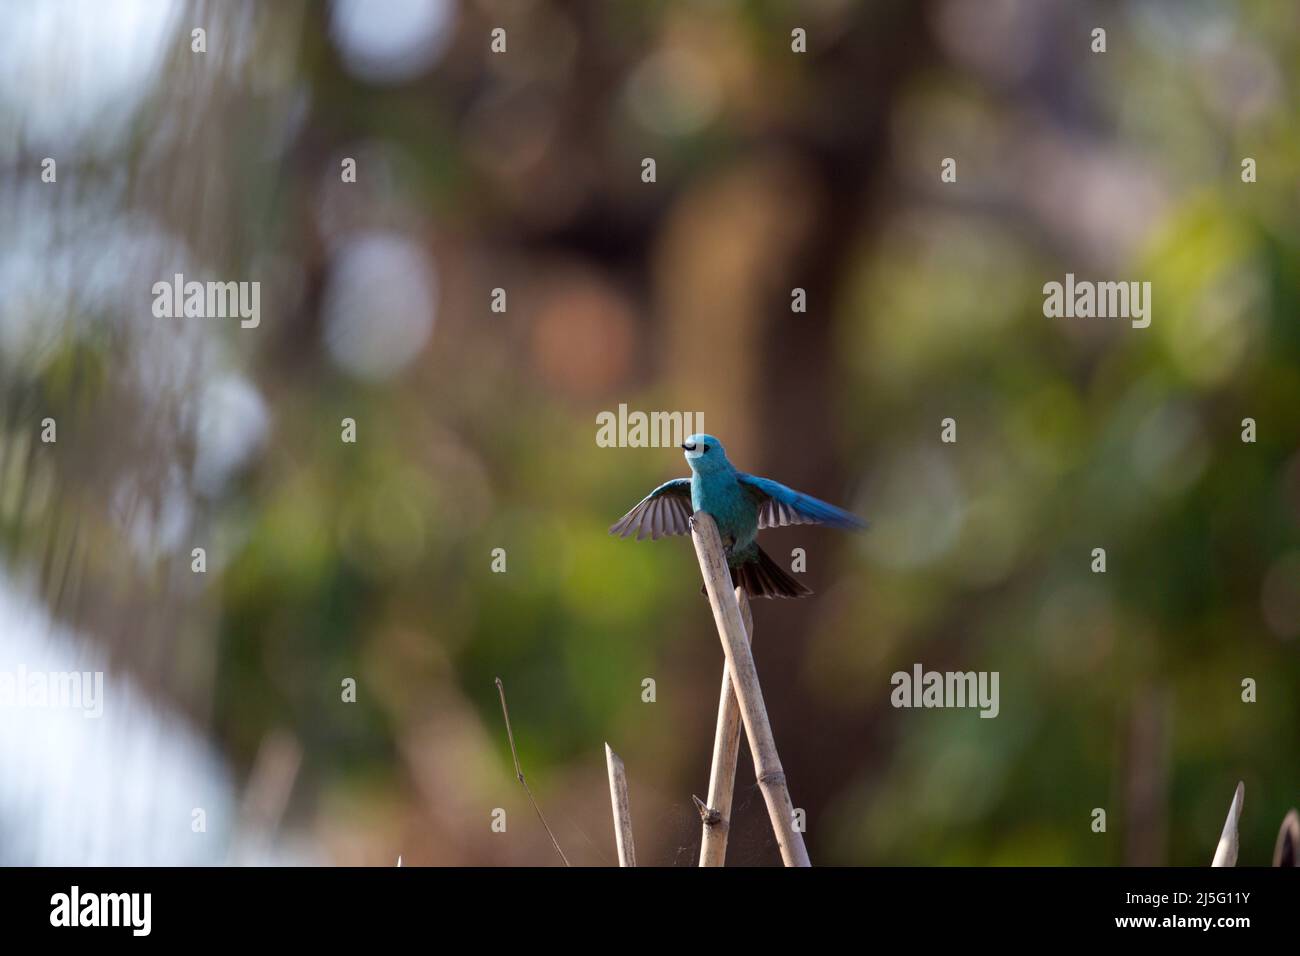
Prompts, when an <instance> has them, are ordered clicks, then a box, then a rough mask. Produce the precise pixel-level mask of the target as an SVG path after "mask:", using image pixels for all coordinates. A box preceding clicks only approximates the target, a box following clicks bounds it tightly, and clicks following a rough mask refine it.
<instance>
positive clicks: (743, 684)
mask: <svg viewBox="0 0 1300 956" xmlns="http://www.w3.org/2000/svg"><path fill="white" fill-rule="evenodd" d="M691 538H692V540H693V541H694V542H695V553H696V555H697V556H698V557H699V560H700V573H701V574H702V575H703V576H704V589H705V591H706V592H707V593H708V595H709V604H710V606H711V607H712V608H713V621H714V623H715V624H716V625H717V628H718V637H719V638H720V639H721V641H722V650H723V652H724V653H725V654H726V655H727V668H728V670H730V671H731V683H732V686H733V687H734V688H735V692H736V698H737V701H738V702H739V705H740V716H741V719H742V720H743V722H744V726H745V736H746V737H747V738H748V739H749V750H750V753H751V754H752V756H753V758H754V771H755V773H756V775H757V777H758V786H759V789H760V790H762V791H763V800H764V801H765V802H766V803H767V814H768V816H769V817H770V818H771V820H772V830H773V832H774V833H775V834H776V841H777V845H778V846H779V847H780V848H781V859H782V860H784V861H785V865H786V866H811V865H812V864H811V863H810V862H809V861H808V850H807V849H806V848H805V847H804V843H803V834H802V833H800V832H799V831H798V830H796V829H795V827H794V804H793V803H792V802H791V800H790V791H789V788H788V787H787V786H786V782H785V771H784V770H782V769H781V760H780V758H779V757H778V756H777V753H776V741H775V740H774V739H773V737H772V726H771V724H770V723H769V721H768V719H767V708H766V707H765V706H764V704H763V692H762V690H761V689H759V686H758V671H757V669H756V668H755V667H754V656H753V654H751V653H750V650H749V641H748V639H747V638H746V634H747V631H746V630H745V625H744V622H743V621H742V620H741V616H740V605H739V603H738V602H737V601H736V595H735V592H734V591H733V590H732V582H731V571H730V570H729V569H728V568H727V561H726V557H725V553H724V552H723V549H722V539H721V538H720V537H719V536H718V526H717V525H716V524H714V522H713V518H711V517H710V516H709V515H708V514H706V513H704V512H697V513H696V514H695V515H694V516H693V517H692V519H691Z"/></svg>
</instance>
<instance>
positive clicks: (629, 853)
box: [605, 743, 636, 866]
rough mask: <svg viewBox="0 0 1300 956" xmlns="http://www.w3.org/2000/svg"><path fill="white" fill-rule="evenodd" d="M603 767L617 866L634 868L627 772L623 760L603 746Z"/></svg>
mask: <svg viewBox="0 0 1300 956" xmlns="http://www.w3.org/2000/svg"><path fill="white" fill-rule="evenodd" d="M605 766H606V767H607V768H608V769H609V802H610V805H611V806H613V808H614V842H615V844H616V845H617V846H618V865H619V866H636V844H635V843H633V842H632V807H631V803H630V802H629V801H628V798H627V771H626V770H625V769H624V767H623V758H622V757H620V756H619V755H618V754H616V753H614V751H613V749H612V748H611V747H610V746H609V744H608V743H606V744H605Z"/></svg>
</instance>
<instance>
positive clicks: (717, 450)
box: [682, 435, 731, 474]
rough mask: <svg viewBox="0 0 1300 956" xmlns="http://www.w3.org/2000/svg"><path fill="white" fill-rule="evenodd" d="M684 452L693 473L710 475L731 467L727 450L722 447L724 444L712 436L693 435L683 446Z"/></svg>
mask: <svg viewBox="0 0 1300 956" xmlns="http://www.w3.org/2000/svg"><path fill="white" fill-rule="evenodd" d="M682 451H683V453H684V454H685V455H686V464H688V465H690V466H691V471H698V472H700V473H701V474H708V473H709V472H714V471H724V470H726V469H727V468H730V467H731V463H730V462H729V461H727V450H726V449H725V448H723V447H722V442H720V441H718V440H717V439H716V438H714V437H713V436H712V435H691V436H690V437H689V438H687V439H686V441H685V442H684V443H683V444H682Z"/></svg>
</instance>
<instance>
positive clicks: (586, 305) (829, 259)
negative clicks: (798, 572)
mask: <svg viewBox="0 0 1300 956" xmlns="http://www.w3.org/2000/svg"><path fill="white" fill-rule="evenodd" d="M1095 27H1102V28H1104V29H1105V30H1106V31H1107V38H1106V42H1107V51H1106V52H1105V53H1104V54H1095V53H1093V52H1092V50H1091V46H1092V42H1093V40H1092V30H1093V29H1094V28H1095ZM196 28H202V29H203V30H204V31H205V32H204V45H205V48H206V52H202V53H198V52H195V51H194V50H193V45H194V43H195V41H194V37H193V33H192V31H193V30H195V29H196ZM495 28H502V29H504V30H505V31H506V32H505V38H506V39H505V42H506V52H505V53H500V54H497V53H493V52H492V50H491V48H490V43H491V31H492V30H493V29H495ZM795 28H802V29H804V30H806V31H807V52H806V53H802V54H799V53H794V52H792V51H791V31H792V30H794V29H795ZM1298 64H1300V8H1298V7H1296V5H1294V4H1288V3H1243V4H1233V3H1226V2H1209V0H1205V2H1199V0H1198V2H1188V0H1145V2H1143V0H1133V2H1126V3H1121V2H1067V0H934V2H911V0H877V2H851V0H803V2H799V3H793V2H791V3H782V2H777V0H749V2H742V0H695V2H685V0H683V2H666V0H664V2H648V3H631V2H626V3H624V2H595V0H592V2H572V3H570V2H558V0H556V2H551V0H511V2H471V0H465V2H457V0H334V2H330V3H324V2H320V3H315V2H312V3H307V2H276V3H256V4H254V3H233V2H232V3H225V2H223V3H215V2H212V3H205V2H183V0H171V2H168V0H101V2H95V0H84V2H73V0H49V2H42V3H28V2H21V0H12V2H3V3H0V223H2V224H3V225H2V227H0V670H8V671H10V672H16V671H17V669H18V668H19V667H20V666H21V667H25V668H26V669H27V670H28V671H32V670H41V669H44V670H46V671H61V670H103V671H105V672H106V677H105V685H104V701H103V705H104V712H103V716H102V717H101V718H99V719H87V718H85V717H84V716H83V715H82V714H80V713H77V712H75V711H66V710H62V711H61V710H57V709H49V710H42V709H34V708H13V707H11V708H8V709H5V710H3V711H2V712H0V718H2V719H0V862H3V863H7V864H33V863H36V864H69V863H72V864H76V863H101V864H102V863H200V864H202V863H232V862H233V863H243V862H253V863H321V864H365V865H387V866H391V865H393V864H394V863H395V862H396V860H397V858H398V856H399V855H401V856H402V858H403V861H404V865H462V864H476V865H510V864H536V865H547V866H549V865H558V864H559V862H560V861H559V859H558V857H557V855H556V854H555V852H554V849H553V848H552V847H551V845H550V841H549V839H548V838H547V836H546V833H545V831H544V830H543V829H542V827H541V825H540V824H539V823H538V821H537V820H536V817H535V816H534V815H533V813H532V810H531V808H530V807H529V806H528V803H527V801H526V798H525V797H524V794H523V792H522V790H521V788H520V786H519V784H518V782H517V781H516V779H515V776H514V770H513V766H512V762H511V757H510V750H509V747H508V745H507V742H506V735H505V727H504V724H503V721H502V716H501V711H500V705H499V701H498V699H497V695H496V689H495V687H494V685H493V678H494V677H497V676H500V677H501V678H502V680H503V681H504V684H505V688H506V691H507V694H508V699H509V703H510V710H511V718H512V721H513V725H514V733H515V737H516V741H517V744H518V747H519V755H520V759H521V761H522V764H523V768H524V771H525V773H526V774H527V775H528V779H529V782H530V784H531V786H532V788H533V791H534V793H535V794H536V795H537V797H538V800H539V802H540V804H541V806H542V808H543V810H544V811H545V813H546V814H547V817H548V819H549V820H550V823H551V825H552V827H553V828H554V830H555V834H556V837H557V839H558V840H559V842H560V845H561V846H562V847H563V848H564V850H565V852H566V854H567V855H568V856H569V858H570V859H571V860H572V861H574V862H575V863H581V864H611V863H613V862H614V861H615V859H616V857H615V851H614V843H613V835H612V825H611V821H610V811H609V791H608V785H607V782H606V779H605V768H604V757H603V751H602V747H603V744H604V742H605V741H609V742H610V743H611V745H612V746H613V747H614V748H615V749H616V750H617V751H618V752H619V753H620V754H621V755H622V757H623V758H624V760H625V761H626V765H627V768H628V773H629V776H630V787H631V804H632V814H633V823H634V827H635V830H636V839H637V850H638V856H639V857H640V860H641V862H642V863H643V864H644V863H650V864H660V865H683V866H684V865H693V864H694V862H695V860H696V855H697V852H698V846H699V820H698V816H697V814H696V811H695V809H694V808H693V806H692V804H691V794H692V793H695V794H700V795H701V796H703V795H704V794H705V793H706V792H707V785H708V772H709V758H710V750H711V744H712V739H713V729H714V720H715V714H716V707H717V697H718V682H719V678H720V672H721V664H722V655H721V649H720V646H719V642H718V638H717V635H716V632H715V631H714V628H713V622H712V619H711V616H710V613H709V611H708V607H707V604H706V602H705V601H704V599H703V598H701V596H700V594H699V572H698V568H697V566H696V563H695V557H694V554H693V553H692V549H691V546H690V543H689V541H688V540H687V539H684V538H672V539H667V540H661V541H658V542H654V543H651V542H642V543H635V542H632V541H620V540H616V539H613V538H611V537H609V535H608V534H607V533H606V532H607V528H608V526H609V525H610V524H611V523H612V522H613V521H614V520H615V519H617V518H618V517H619V516H620V515H621V514H623V512H624V511H626V510H627V509H628V508H629V507H631V505H633V504H634V503H635V502H636V501H637V500H638V499H639V498H640V497H641V496H642V495H644V494H645V493H646V492H647V491H649V490H650V489H651V488H652V487H654V486H655V485H657V484H658V483H660V482H662V481H664V480H666V479H668V478H672V477H677V476H681V475H683V474H685V473H686V469H685V466H684V463H683V461H682V459H681V455H680V452H679V451H677V450H674V449H672V448H617V449H615V448H602V447H598V446H597V444H596V440H595V436H596V416H597V415H598V414H599V413H600V412H602V411H612V410H616V409H617V408H618V406H619V404H620V403H626V404H627V405H628V406H629V407H630V408H631V409H634V410H636V409H640V410H644V411H653V410H664V411H687V412H694V413H700V414H702V415H703V416H704V422H705V425H706V428H707V430H708V431H710V432H712V433H714V434H716V435H719V436H720V437H722V438H723V440H724V441H726V443H727V447H728V450H729V452H730V455H731V458H732V460H733V461H734V462H735V463H736V464H737V465H738V467H740V468H742V469H744V470H748V471H753V472H756V473H759V474H764V475H770V476H773V477H776V478H778V479H779V480H781V481H784V482H786V483H788V484H790V485H792V486H794V487H797V488H799V489H801V490H804V491H807V492H809V493H811V494H815V495H817V496H819V497H822V498H825V499H828V500H830V501H832V502H835V503H838V504H842V505H845V506H847V507H850V508H852V509H854V510H856V511H857V512H858V513H860V514H862V515H864V516H865V517H867V518H869V519H870V520H871V521H872V522H873V527H872V529H871V531H870V532H868V533H867V534H866V535H863V536H859V537H850V536H847V535H843V534H838V533H836V532H832V531H827V530H824V529H820V528H806V527H800V528H787V529H779V530H773V531H768V532H765V533H764V536H763V544H764V547H765V548H766V549H767V550H768V551H769V552H770V553H771V554H773V555H774V556H776V557H777V558H778V560H783V561H787V562H788V560H789V559H788V555H789V554H790V552H791V550H792V549H794V548H804V549H805V550H806V552H807V555H808V565H807V567H808V570H807V573H806V575H804V577H803V580H804V581H805V582H806V583H808V584H809V586H811V587H812V588H813V589H814V590H815V591H816V594H815V596H814V597H812V598H810V599H807V600H802V601H798V602H771V601H768V602H758V603H757V604H756V606H755V614H754V616H755V636H754V647H755V654H756V660H757V664H758V669H759V674H760V675H761V677H762V680H763V690H764V695H765V698H766V700H767V704H768V707H769V710H770V714H771V719H772V724H773V729H774V732H775V736H776V739H777V742H778V745H779V748H780V753H781V758H782V762H783V763H784V765H785V769H786V771H787V773H788V777H789V781H790V787H791V791H792V795H793V798H794V802H795V804H796V806H799V807H802V808H804V809H805V810H806V812H807V817H808V831H807V841H808V847H809V851H810V853H811V856H812V859H813V861H814V862H815V863H821V864H925V865H930V864H992V865H998V864H1165V863H1170V864H1207V863H1208V862H1209V860H1210V858H1211V856H1212V855H1213V852H1214V848H1215V844H1216V842H1217V839H1218V836H1219V831H1220V829H1221V827H1222V825H1223V819H1224V816H1225V814H1226V812H1227V808H1228V804H1229V801H1230V799H1231V795H1232V792H1233V788H1234V786H1235V785H1236V782H1237V781H1238V780H1239V779H1241V780H1244V781H1245V784H1246V799H1245V810H1244V816H1243V822H1242V832H1241V838H1242V848H1241V857H1240V859H1241V863H1242V864H1266V863H1268V862H1269V859H1270V856H1271V852H1272V846H1273V841H1274V838H1275V835H1276V833H1277V829H1278V825H1279V823H1280V821H1281V819H1282V816H1283V814H1284V813H1285V811H1286V810H1287V809H1288V808H1290V807H1292V806H1294V805H1295V804H1296V803H1297V802H1300V664H1297V660H1296V650H1297V636H1298V635H1300V323H1297V316H1298V315H1300V123H1297V115H1298V113H1297V98H1298V97H1300V69H1298V67H1297V65H1298ZM47 157H49V158H52V159H54V160H55V161H56V163H57V180H56V182H53V183H50V182H43V181H42V177H41V173H42V161H43V160H44V159H45V158H47ZM646 157H650V158H653V159H655V161H656V167H657V170H656V172H657V181H656V182H654V183H645V182H643V181H642V176H641V172H642V160H643V159H644V158H646ZM947 157H952V158H955V159H956V161H957V181H956V182H955V183H943V182H941V181H940V165H941V163H942V161H943V160H944V159H945V158H947ZM1244 157H1252V158H1253V159H1255V160H1256V162H1257V164H1258V182H1257V183H1254V184H1244V183H1243V182H1242V181H1241V165H1240V164H1241V161H1242V159H1243V158H1244ZM348 158H351V159H354V160H355V163H356V181H355V182H354V183H353V182H344V181H343V177H342V175H341V170H342V168H343V162H344V160H345V159H348ZM1066 272H1074V273H1076V274H1077V275H1079V276H1080V277H1081V278H1093V279H1111V280H1135V281H1150V282H1151V283H1152V286H1153V312H1152V315H1153V320H1152V324H1151V327H1150V328H1149V329H1146V330H1136V329H1132V328H1130V327H1129V324H1128V323H1127V322H1126V321H1122V320H1118V321H1116V320H1110V321H1107V320H1096V319H1094V320H1086V319H1073V320H1068V319H1047V318H1044V316H1043V314H1042V303H1043V295H1042V286H1043V283H1045V282H1048V281H1053V280H1055V281H1060V280H1062V279H1063V277H1064V274H1065V273H1066ZM175 273H183V274H184V275H185V277H186V279H187V280H196V279H197V280H199V281H206V280H221V281H258V282H260V284H261V322H260V325H259V326H258V327H257V328H252V329H244V328H241V327H240V325H239V322H238V320H236V319H198V318H189V319H186V318H178V319H161V318H156V317H155V316H154V315H153V314H152V310H151V306H152V302H153V295H152V292H151V288H152V285H153V283H154V282H157V281H159V280H163V281H170V279H171V277H172V276H173V274H175ZM495 288H500V289H504V290H506V294H507V308H506V311H505V312H494V311H493V310H492V308H491V304H492V290H493V289H495ZM794 288H801V289H804V290H805V291H806V295H807V303H808V304H807V311H806V313H795V312H792V311H791V290H792V289H794ZM950 416H951V417H953V418H955V419H956V420H957V429H958V432H957V436H958V441H957V442H956V444H944V443H941V442H940V440H939V439H940V421H941V420H942V419H943V418H945V417H950ZM1246 417H1251V418H1254V419H1255V420H1256V421H1257V423H1258V440H1257V441H1256V442H1255V443H1253V444H1247V443H1243V441H1242V440H1241V431H1242V424H1241V423H1242V419H1243V418H1246ZM46 418H52V419H54V420H55V421H56V423H57V441H56V442H43V441H41V433H42V422H43V420H44V419H46ZM344 418H351V419H354V420H355V422H356V441H355V443H344V442H343V441H341V438H340V435H341V425H340V423H341V421H342V419H344ZM197 547H201V548H203V549H204V550H205V553H206V561H207V566H206V572H205V573H201V574H200V573H195V572H194V571H193V570H192V551H193V549H194V548H197ZM1095 547H1104V548H1105V549H1106V552H1107V572H1106V573H1105V574H1094V573H1091V571H1090V564H1091V560H1092V559H1091V551H1092V549H1093V548H1095ZM496 548H502V549H505V554H506V562H507V570H506V572H505V573H493V571H492V554H493V549H496ZM915 663H921V664H923V665H924V666H925V667H926V668H927V669H933V670H961V671H965V670H990V671H998V672H1000V674H1001V685H1000V690H1001V702H1000V703H1001V712H1000V715H999V716H998V718H997V719H995V720H982V719H979V717H978V716H977V714H976V713H975V712H974V711H971V710H896V709H894V708H892V707H891V706H890V703H889V695H890V691H891V689H892V688H891V685H890V675H891V674H892V673H893V672H895V671H898V670H906V671H909V672H910V670H911V668H912V665H913V664H915ZM349 678H351V679H352V680H355V682H356V701H355V703H345V702H343V700H342V699H341V694H342V691H341V687H342V682H343V681H345V680H346V679H349ZM645 678H653V679H654V680H655V682H656V683H655V687H656V699H655V701H654V702H653V703H645V702H643V700H642V681H643V680H644V679H645ZM1245 678H1252V679H1254V680H1255V681H1256V682H1257V685H1258V701H1257V702H1256V703H1251V704H1247V703H1243V702H1242V700H1241V694H1242V681H1243V679H1245ZM1097 807H1101V808H1105V809H1106V811H1107V815H1108V816H1107V832H1105V833H1104V834H1099V833H1094V832H1093V829H1092V823H1093V815H1092V811H1093V808H1097ZM496 808H500V809H503V810H504V811H505V813H506V819H507V827H506V832H504V833H497V832H493V830H492V822H493V812H494V810H495V809H496ZM736 808H737V809H736V817H735V822H734V824H733V828H732V836H731V841H730V852H729V862H731V863H732V864H737V865H745V864H749V865H759V864H764V865H765V864H775V863H778V862H779V855H778V853H777V849H776V846H775V843H774V841H773V838H772V836H771V830H770V827H769V825H768V822H767V819H766V812H765V809H764V805H763V801H762V799H761V796H760V794H759V793H758V791H757V788H756V787H755V785H754V778H753V769H752V765H751V763H750V760H749V756H748V750H747V748H746V749H742V756H741V763H740V771H739V780H738V782H737V794H736ZM196 809H201V810H202V811H203V818H204V820H205V826H204V827H203V829H202V830H199V831H197V832H196V823H195V821H196V820H197V819H198V818H197V816H196V815H195V812H194V811H195V810H196Z"/></svg>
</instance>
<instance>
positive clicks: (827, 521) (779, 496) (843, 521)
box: [736, 472, 867, 531]
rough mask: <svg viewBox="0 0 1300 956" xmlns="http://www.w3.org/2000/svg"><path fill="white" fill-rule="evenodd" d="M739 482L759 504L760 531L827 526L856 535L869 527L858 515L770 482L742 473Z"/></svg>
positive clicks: (766, 479)
mask: <svg viewBox="0 0 1300 956" xmlns="http://www.w3.org/2000/svg"><path fill="white" fill-rule="evenodd" d="M736 478H737V479H738V480H739V481H740V483H741V485H742V486H743V487H744V488H745V489H746V490H747V491H749V493H750V494H751V495H753V496H754V500H755V502H756V503H757V504H758V526H759V527H760V528H781V527H784V526H785V525H788V524H824V525H830V526H831V527H832V528H846V529H848V530H850V531H855V530H858V529H860V528H865V527H866V526H867V523H866V522H865V521H863V520H862V519H861V518H859V517H858V516H857V515H855V514H850V513H849V512H847V511H845V510H844V509H843V508H836V507H835V506H834V505H829V504H827V503H826V502H824V501H821V500H819V499H817V498H814V497H812V496H811V495H805V494H804V493H803V492H800V491H795V490H794V489H793V488H787V487H786V486H785V485H783V484H781V483H780V482H779V481H773V480H772V479H771V478H760V477H758V476H757V475H746V474H744V473H743V472H742V473H739V474H737V475H736Z"/></svg>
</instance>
